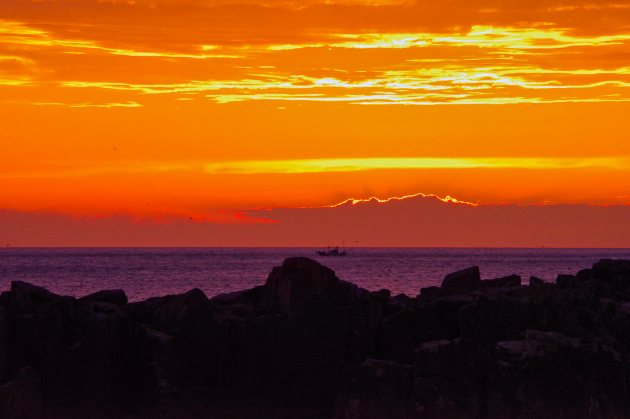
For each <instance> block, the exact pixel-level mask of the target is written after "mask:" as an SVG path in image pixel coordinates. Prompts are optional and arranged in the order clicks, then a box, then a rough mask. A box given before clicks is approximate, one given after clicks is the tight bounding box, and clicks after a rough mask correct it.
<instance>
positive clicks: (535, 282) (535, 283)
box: [529, 276, 545, 287]
mask: <svg viewBox="0 0 630 419" xmlns="http://www.w3.org/2000/svg"><path fill="white" fill-rule="evenodd" d="M544 283H545V281H543V280H542V279H540V278H538V277H535V276H530V277H529V286H530V287H537V286H539V285H543V284H544Z"/></svg>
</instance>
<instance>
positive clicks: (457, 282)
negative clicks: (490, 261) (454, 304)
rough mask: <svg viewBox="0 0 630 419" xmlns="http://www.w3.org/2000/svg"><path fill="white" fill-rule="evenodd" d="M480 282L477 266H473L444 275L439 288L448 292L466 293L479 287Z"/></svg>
mask: <svg viewBox="0 0 630 419" xmlns="http://www.w3.org/2000/svg"><path fill="white" fill-rule="evenodd" d="M480 283H481V276H480V275H479V267H478V266H473V267H471V268H467V269H463V270H461V271H457V272H453V273H450V274H448V275H446V276H445V277H444V280H443V281H442V285H441V288H442V289H443V290H446V291H448V292H450V293H468V292H472V291H475V290H476V289H477V288H479V285H480Z"/></svg>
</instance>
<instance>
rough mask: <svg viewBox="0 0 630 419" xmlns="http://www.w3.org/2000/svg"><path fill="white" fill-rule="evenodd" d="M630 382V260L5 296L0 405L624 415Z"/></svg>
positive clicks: (18, 288)
mask: <svg viewBox="0 0 630 419" xmlns="http://www.w3.org/2000/svg"><path fill="white" fill-rule="evenodd" d="M629 383H630V261H613V260H604V261H600V262H598V263H596V264H595V265H594V266H593V267H592V269H586V270H583V271H580V272H578V273H576V275H560V276H558V279H557V281H556V282H555V283H545V282H543V281H541V280H539V279H536V278H532V279H531V280H530V281H529V284H528V285H526V286H524V285H522V284H521V278H519V277H518V276H509V277H504V278H497V279H492V280H481V278H480V274H479V269H478V268H476V267H473V268H470V269H467V270H464V271H460V272H456V273H453V274H450V275H448V276H446V278H444V281H443V282H442V285H441V286H440V287H431V288H425V289H422V290H420V293H419V295H418V296H415V297H410V296H405V295H398V296H391V293H390V292H389V291H387V290H381V291H376V292H369V291H366V290H363V289H361V288H358V287H357V286H355V285H354V284H351V283H348V282H345V281H342V280H340V279H339V278H337V276H336V275H335V273H334V271H332V270H331V269H329V268H327V267H325V266H322V265H320V264H319V263H317V262H315V261H313V260H310V259H306V258H292V259H287V260H286V261H284V263H283V264H282V266H280V267H276V268H274V269H273V271H272V272H271V274H270V275H269V277H268V279H267V282H266V284H265V285H264V286H260V287H256V288H252V289H250V290H244V291H241V292H237V293H230V294H222V295H219V296H216V297H214V298H210V299H209V298H208V297H207V296H206V295H205V294H204V293H203V292H202V291H201V290H199V289H193V290H191V291H189V292H187V293H184V294H181V295H170V296H165V297H156V298H150V299H148V300H145V301H141V302H133V303H129V302H128V301H127V297H126V295H125V294H124V292H123V291H121V290H111V291H101V292H98V293H95V294H91V295H89V296H86V297H83V298H79V299H76V298H72V297H66V296H60V295H56V294H53V293H51V292H49V291H47V290H45V289H43V288H40V287H37V286H34V285H31V284H27V283H24V282H19V281H15V282H13V283H12V286H11V289H10V290H9V291H7V292H4V293H3V294H2V295H1V296H0V419H18V418H25V419H26V418H28V419H38V418H54V419H56V418H64V419H66V418H67V419H73V418H86V417H90V418H196V417H212V418H245V419H247V418H277V419H280V418H292V419H300V418H302V419H311V418H312V419H315V418H317V419H321V418H332V419H377V418H385V417H386V418H392V419H421V418H422V419H424V418H541V417H554V418H625V417H630V384H629Z"/></svg>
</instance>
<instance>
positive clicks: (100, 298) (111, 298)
mask: <svg viewBox="0 0 630 419" xmlns="http://www.w3.org/2000/svg"><path fill="white" fill-rule="evenodd" d="M80 300H81V301H86V302H94V303H107V304H114V305H117V306H124V305H126V304H127V294H125V291H123V290H103V291H98V292H95V293H93V294H90V295H86V296H85V297H82V298H81V299H80Z"/></svg>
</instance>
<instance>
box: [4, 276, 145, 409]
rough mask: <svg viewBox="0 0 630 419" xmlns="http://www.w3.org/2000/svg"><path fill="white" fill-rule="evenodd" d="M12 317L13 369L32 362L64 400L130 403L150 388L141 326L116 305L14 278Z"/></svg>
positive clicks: (48, 388)
mask: <svg viewBox="0 0 630 419" xmlns="http://www.w3.org/2000/svg"><path fill="white" fill-rule="evenodd" d="M9 318H10V323H11V326H10V330H11V340H10V351H9V358H10V363H11V370H12V371H17V370H19V369H21V368H24V367H26V366H32V367H33V368H34V369H35V370H36V371H37V372H38V374H39V375H40V377H41V383H42V390H43V392H44V394H46V395H47V396H49V397H53V398H55V399H57V400H59V402H60V403H64V402H67V403H70V401H72V402H73V403H75V402H81V401H92V402H95V403H116V404H120V405H125V406H130V405H133V404H135V403H139V402H140V401H141V400H143V399H144V397H145V395H146V393H145V391H146V392H150V390H149V389H150V385H147V382H146V381H145V380H146V379H147V376H146V375H145V369H144V368H145V367H146V366H147V364H148V360H146V359H143V353H142V342H143V336H142V332H141V329H140V327H139V326H138V325H136V324H134V322H133V321H132V320H131V319H130V318H128V317H127V316H126V315H125V314H124V313H122V312H121V311H120V309H119V308H118V306H116V305H113V304H107V303H91V302H83V301H79V300H76V299H74V298H71V297H62V296H58V295H56V294H53V293H50V292H48V291H47V290H45V289H43V288H39V287H35V286H32V285H30V284H26V283H22V282H14V283H13V284H12V287H11V292H10V293H9Z"/></svg>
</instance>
